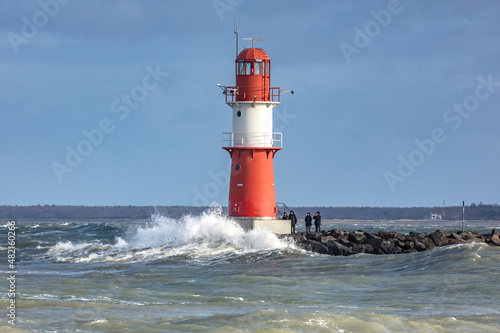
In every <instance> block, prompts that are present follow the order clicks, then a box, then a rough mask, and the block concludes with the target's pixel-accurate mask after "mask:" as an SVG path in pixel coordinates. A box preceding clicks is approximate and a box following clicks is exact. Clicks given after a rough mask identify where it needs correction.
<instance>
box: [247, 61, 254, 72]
mask: <svg viewBox="0 0 500 333" xmlns="http://www.w3.org/2000/svg"><path fill="white" fill-rule="evenodd" d="M246 64H247V75H251V74H253V62H247V63H246Z"/></svg>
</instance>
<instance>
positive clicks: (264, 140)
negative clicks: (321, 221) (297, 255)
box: [219, 38, 290, 234]
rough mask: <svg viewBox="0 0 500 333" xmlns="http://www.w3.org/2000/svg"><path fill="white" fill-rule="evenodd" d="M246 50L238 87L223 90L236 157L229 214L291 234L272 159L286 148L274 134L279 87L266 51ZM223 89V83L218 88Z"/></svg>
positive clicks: (225, 142)
mask: <svg viewBox="0 0 500 333" xmlns="http://www.w3.org/2000/svg"><path fill="white" fill-rule="evenodd" d="M253 40H262V39H254V38H252V47H251V48H246V49H243V50H242V51H241V52H240V53H239V54H238V55H237V57H236V60H235V75H236V83H235V85H234V86H228V87H224V86H221V88H223V90H224V95H225V98H226V104H227V105H228V106H229V107H231V109H232V119H233V128H232V132H224V133H223V138H222V148H223V149H225V150H227V151H228V152H229V154H230V156H231V178H230V185H229V202H228V215H229V216H230V217H231V218H232V219H235V220H236V221H237V222H238V223H239V224H240V225H241V226H242V227H243V228H244V229H246V230H249V229H256V228H261V229H267V230H270V231H272V232H274V233H278V234H289V233H290V220H282V219H280V218H279V217H277V212H278V211H277V206H276V195H275V184H274V168H273V159H274V156H275V155H276V153H277V152H278V151H279V150H281V149H282V148H283V137H282V133H279V132H273V108H274V107H275V106H277V105H278V104H279V103H280V95H281V92H280V88H279V87H271V60H270V58H269V56H268V55H267V53H266V51H264V50H263V49H261V48H255V47H253ZM219 86H220V85H219Z"/></svg>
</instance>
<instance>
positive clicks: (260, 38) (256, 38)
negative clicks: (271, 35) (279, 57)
mask: <svg viewBox="0 0 500 333" xmlns="http://www.w3.org/2000/svg"><path fill="white" fill-rule="evenodd" d="M242 39H243V40H251V41H252V48H253V42H254V41H259V42H262V41H263V40H264V38H262V37H254V34H252V38H250V37H247V38H242Z"/></svg>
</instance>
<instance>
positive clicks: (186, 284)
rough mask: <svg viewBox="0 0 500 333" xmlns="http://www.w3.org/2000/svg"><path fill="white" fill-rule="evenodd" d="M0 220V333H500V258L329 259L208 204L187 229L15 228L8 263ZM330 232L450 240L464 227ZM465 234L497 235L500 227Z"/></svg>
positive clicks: (168, 225)
mask: <svg viewBox="0 0 500 333" xmlns="http://www.w3.org/2000/svg"><path fill="white" fill-rule="evenodd" d="M1 223H2V226H1V229H0V230H1V231H0V237H1V238H2V239H0V253H3V255H2V256H1V257H0V261H1V266H0V267H1V276H2V278H1V281H2V282H1V283H0V297H1V309H2V310H0V312H1V313H2V315H1V316H0V332H148V333H149V332H410V331H411V332H457V331H459V332H500V298H499V285H500V247H492V246H488V245H486V244H462V245H452V246H445V247H440V248H435V249H433V250H428V251H424V252H420V253H412V254H396V255H370V254H358V255H353V256H348V257H342V256H329V255H321V254H316V253H311V252H308V251H305V250H303V249H301V248H299V247H298V246H296V245H295V244H294V243H293V242H291V241H289V240H287V239H281V238H279V237H277V236H276V235H274V234H272V233H270V232H267V231H262V230H252V231H249V232H245V231H243V230H242V229H241V228H240V227H239V226H238V225H236V224H234V223H233V221H231V220H230V219H228V218H227V217H226V216H225V215H224V214H223V212H222V210H221V209H220V207H212V208H210V209H208V210H207V211H206V212H204V213H203V214H201V215H198V216H189V215H188V216H184V217H182V218H180V219H173V218H169V217H168V216H162V215H160V214H155V215H153V216H151V218H150V219H147V220H137V221H100V220H90V221H72V220H57V221H51V220H47V221H40V220H37V221H16V223H15V227H16V229H15V250H16V251H15V262H14V266H9V265H8V259H7V258H8V254H7V253H8V249H9V247H8V246H9V243H8V239H10V240H12V237H11V238H8V229H9V228H8V227H9V226H11V224H8V223H7V221H4V222H1ZM322 227H323V229H325V230H330V229H333V228H337V229H342V230H349V231H353V230H364V231H368V232H376V231H379V230H389V231H398V232H400V233H409V232H410V231H415V232H433V231H435V230H437V229H440V230H447V231H453V232H456V231H458V230H461V229H462V221H342V220H327V221H323V225H322ZM464 227H465V229H466V230H477V231H480V232H482V233H486V232H488V233H489V232H491V230H492V229H493V228H500V221H472V222H471V221H465V225H464ZM298 231H305V227H304V222H303V219H300V220H299V224H298ZM11 236H12V235H11ZM11 244H12V243H11ZM11 257H12V256H11ZM13 271H15V273H14V274H13V273H12V272H13ZM12 275H14V280H13V281H12V278H11V276H12ZM9 278H10V280H9ZM12 283H13V284H12ZM12 287H14V292H12ZM13 294H15V295H13ZM12 296H13V297H12ZM12 300H14V301H15V302H14V304H15V309H14V319H12V306H11V305H10V304H11V302H12ZM9 306H11V309H9ZM9 315H10V317H9Z"/></svg>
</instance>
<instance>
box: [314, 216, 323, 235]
mask: <svg viewBox="0 0 500 333" xmlns="http://www.w3.org/2000/svg"><path fill="white" fill-rule="evenodd" d="M313 219H314V226H315V227H316V232H320V231H321V215H319V212H316V214H314V217H313Z"/></svg>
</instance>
